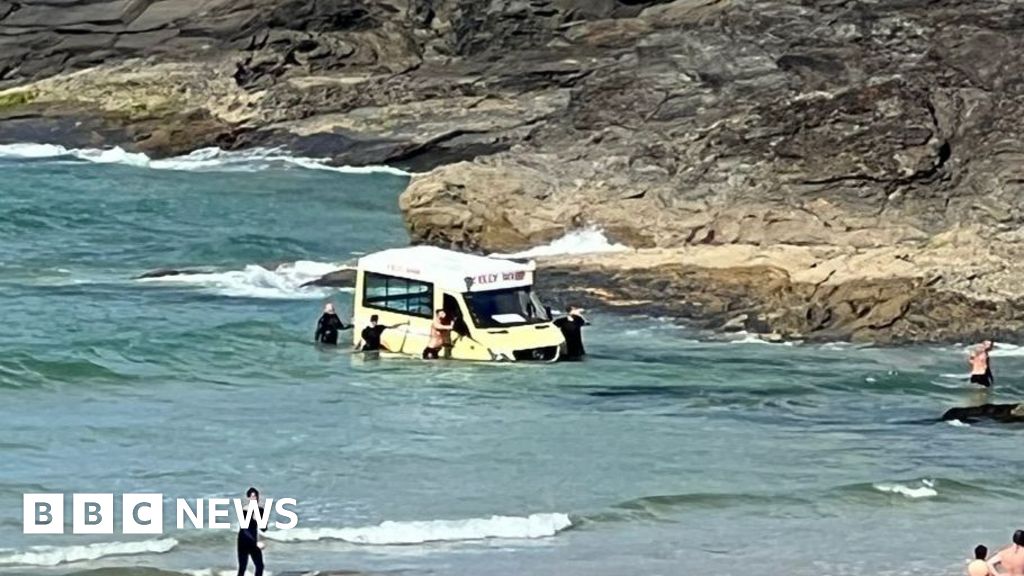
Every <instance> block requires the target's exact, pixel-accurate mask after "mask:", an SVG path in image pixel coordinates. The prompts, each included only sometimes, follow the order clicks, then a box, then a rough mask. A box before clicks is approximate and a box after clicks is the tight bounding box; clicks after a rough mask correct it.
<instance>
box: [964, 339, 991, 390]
mask: <svg viewBox="0 0 1024 576" xmlns="http://www.w3.org/2000/svg"><path fill="white" fill-rule="evenodd" d="M991 350H992V341H991V340H985V341H984V342H982V343H981V344H979V345H978V347H977V348H975V349H974V350H972V351H971V355H970V357H969V358H968V362H970V364H971V384H978V385H980V386H984V387H986V388H988V387H991V386H992V384H994V383H995V377H994V376H992V366H991V365H990V364H989V356H988V353H989V352H990V351H991Z"/></svg>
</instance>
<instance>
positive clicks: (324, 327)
mask: <svg viewBox="0 0 1024 576" xmlns="http://www.w3.org/2000/svg"><path fill="white" fill-rule="evenodd" d="M351 327H352V326H351V325H348V326H346V325H345V323H344V322H342V321H341V318H339V317H338V314H337V313H335V312H334V304H331V303H329V302H328V303H327V304H325V305H324V313H323V314H321V315H320V320H319V321H317V323H316V333H315V334H313V340H315V341H317V342H319V343H321V344H329V345H331V346H336V345H337V344H338V331H339V330H348V329H349V328H351Z"/></svg>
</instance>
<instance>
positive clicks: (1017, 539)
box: [988, 530, 1024, 576]
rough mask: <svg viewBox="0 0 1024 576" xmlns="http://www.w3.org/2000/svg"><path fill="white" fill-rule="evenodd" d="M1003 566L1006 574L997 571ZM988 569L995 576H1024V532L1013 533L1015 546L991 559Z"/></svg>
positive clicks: (1001, 551) (1004, 549) (1005, 549)
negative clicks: (997, 567)
mask: <svg viewBox="0 0 1024 576" xmlns="http://www.w3.org/2000/svg"><path fill="white" fill-rule="evenodd" d="M996 566H1001V567H1002V568H1003V570H1005V572H1000V571H999V570H996ZM988 569H989V572H991V573H992V574H993V576H1024V530H1017V531H1016V532H1014V533H1013V544H1010V545H1009V546H1007V547H1006V548H1003V549H1002V550H1000V551H999V553H998V554H996V555H995V556H993V557H991V558H989V560H988Z"/></svg>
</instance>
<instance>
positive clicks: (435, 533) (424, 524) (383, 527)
mask: <svg viewBox="0 0 1024 576" xmlns="http://www.w3.org/2000/svg"><path fill="white" fill-rule="evenodd" d="M571 526H572V521H571V520H570V519H569V516H568V515H566V514H558V513H553V514H531V515H529V516H491V517H490V518H470V519H466V520H427V521H421V522H391V521H388V522H384V523H381V524H379V525H377V526H365V527H361V528H294V529H292V530H286V531H281V532H273V533H269V532H268V533H267V537H268V538H270V539H273V540H278V541H281V542H313V541H317V540H341V541H344V542H349V543H352V544H370V545H402V544H422V543H424V542H461V541H470V540H485V539H491V538H500V539H533V538H548V537H551V536H554V535H555V534H557V533H558V532H561V531H562V530H565V529H567V528H569V527H571Z"/></svg>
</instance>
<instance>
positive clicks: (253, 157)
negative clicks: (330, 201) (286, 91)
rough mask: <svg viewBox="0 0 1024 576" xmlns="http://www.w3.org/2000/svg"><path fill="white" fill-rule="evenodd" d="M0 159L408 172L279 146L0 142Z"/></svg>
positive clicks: (225, 168) (237, 169)
mask: <svg viewBox="0 0 1024 576" xmlns="http://www.w3.org/2000/svg"><path fill="white" fill-rule="evenodd" d="M0 158H15V159H17V158H24V159H40V158H67V159H77V160H83V161H87V162H94V163H97V164H125V165H128V166H136V167H139V168H151V169H153V170H180V171H187V172H203V171H206V172H257V171H260V170H266V169H267V168H272V167H275V166H298V167H300V168H306V169H309V170H329V171H332V172H341V173H344V174H375V173H382V174H393V175H397V176H408V175H409V173H408V172H405V171H404V170H400V169H398V168H393V167H391V166H331V165H330V164H328V163H327V160H326V159H322V158H307V157H303V156H292V155H291V154H288V153H287V152H286V151H285V150H284V149H282V148H249V149H246V150H232V151H228V150H221V149H220V148H201V149H199V150H195V151H193V152H191V153H189V154H186V155H184V156H175V157H173V158H163V159H158V160H153V159H151V158H150V157H149V156H147V155H145V154H143V153H141V152H127V151H125V150H123V149H122V148H119V147H116V146H115V147H114V148H106V149H98V148H65V147H64V146H59V145H56V144H2V145H0Z"/></svg>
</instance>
